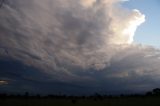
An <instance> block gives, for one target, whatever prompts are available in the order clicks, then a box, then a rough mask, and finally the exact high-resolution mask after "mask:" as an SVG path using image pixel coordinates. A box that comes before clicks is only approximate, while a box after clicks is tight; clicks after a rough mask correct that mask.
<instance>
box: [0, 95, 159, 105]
mask: <svg viewBox="0 0 160 106" xmlns="http://www.w3.org/2000/svg"><path fill="white" fill-rule="evenodd" d="M0 106H160V98H159V97H137V98H136V97H128V98H127V97H125V98H110V99H109V98H108V99H102V100H93V99H11V98H10V99H3V100H2V99H1V100H0Z"/></svg>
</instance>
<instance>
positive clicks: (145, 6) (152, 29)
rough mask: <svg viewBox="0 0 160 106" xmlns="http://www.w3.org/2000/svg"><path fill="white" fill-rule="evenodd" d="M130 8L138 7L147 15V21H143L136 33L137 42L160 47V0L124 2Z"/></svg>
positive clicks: (131, 0)
mask: <svg viewBox="0 0 160 106" xmlns="http://www.w3.org/2000/svg"><path fill="white" fill-rule="evenodd" d="M123 5H124V6H126V7H127V8H130V9H134V8H137V9H139V10H140V11H141V12H142V13H143V14H145V16H146V22H145V23H143V24H142V25H141V26H140V27H139V28H138V29H137V31H136V33H135V38H134V39H135V42H136V43H142V44H147V45H151V46H155V47H157V48H159V47H160V42H159V40H158V39H160V30H157V29H158V28H159V27H160V21H158V20H159V19H160V14H159V11H158V10H160V1H159V0H147V1H146V0H130V1H129V2H125V3H123Z"/></svg>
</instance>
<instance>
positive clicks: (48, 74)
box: [0, 0, 160, 95]
mask: <svg viewBox="0 0 160 106" xmlns="http://www.w3.org/2000/svg"><path fill="white" fill-rule="evenodd" d="M155 2H156V0H150V1H149V2H148V3H146V1H143V0H133V1H132V0H131V1H126V0H14V1H13V0H12V1H11V0H7V1H6V2H5V3H4V4H3V6H2V7H1V8H0V92H2V93H4V92H7V93H24V92H26V91H28V92H30V93H33V94H34V93H35V94H36V93H40V94H60V93H61V94H69V95H88V94H94V93H95V92H97V93H102V94H121V93H142V92H146V91H149V90H152V89H154V88H158V87H160V86H159V82H160V70H159V69H160V50H159V49H158V48H157V47H159V43H158V41H157V39H158V37H159V36H158V34H159V30H158V27H159V25H158V22H156V21H158V10H159V9H158V6H156V5H158V3H155ZM157 2H158V1H157ZM150 6H151V7H153V8H151V9H149V8H148V7H150ZM153 10H154V11H156V12H153ZM155 18H157V19H155ZM156 41H157V42H156ZM148 45H153V46H148Z"/></svg>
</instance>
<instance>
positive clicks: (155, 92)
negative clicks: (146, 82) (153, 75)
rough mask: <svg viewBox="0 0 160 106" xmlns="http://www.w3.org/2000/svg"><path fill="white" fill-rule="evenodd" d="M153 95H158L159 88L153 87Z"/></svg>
mask: <svg viewBox="0 0 160 106" xmlns="http://www.w3.org/2000/svg"><path fill="white" fill-rule="evenodd" d="M152 92H153V95H157V96H159V95H160V88H155V89H153V91H152Z"/></svg>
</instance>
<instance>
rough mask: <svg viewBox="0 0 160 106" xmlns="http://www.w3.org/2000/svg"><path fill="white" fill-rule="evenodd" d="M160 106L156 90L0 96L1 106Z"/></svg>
mask: <svg viewBox="0 0 160 106" xmlns="http://www.w3.org/2000/svg"><path fill="white" fill-rule="evenodd" d="M54 105H55V106H57V105H58V106H66V105H69V106H72V105H77V106H82V105H83V106H88V105H92V106H100V105H105V106H160V89H159V88H156V89H153V90H152V91H149V92H146V94H132V95H124V94H122V95H118V96H112V95H100V94H98V93H96V94H94V95H92V96H66V95H47V96H41V95H39V94H37V95H30V94H29V93H28V92H26V93H25V94H23V95H19V94H17V95H11V94H10V95H9V94H6V93H1V94H0V106H54Z"/></svg>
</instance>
